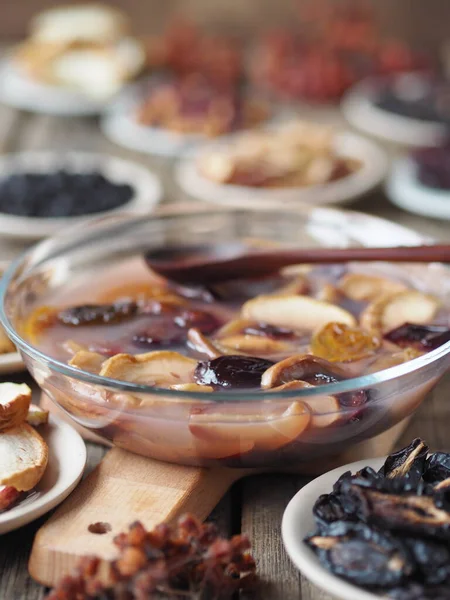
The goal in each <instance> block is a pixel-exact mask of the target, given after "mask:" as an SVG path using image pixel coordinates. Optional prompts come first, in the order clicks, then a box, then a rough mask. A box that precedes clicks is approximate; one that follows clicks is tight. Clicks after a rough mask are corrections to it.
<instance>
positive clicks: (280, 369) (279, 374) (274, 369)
mask: <svg viewBox="0 0 450 600" xmlns="http://www.w3.org/2000/svg"><path fill="white" fill-rule="evenodd" d="M347 378H348V374H347V372H346V371H344V370H343V369H341V368H340V367H338V366H336V365H334V364H332V363H330V362H328V361H327V360H325V359H323V358H320V357H318V356H311V355H310V354H294V355H293V356H290V357H289V358H285V359H284V360H281V361H280V362H277V363H275V364H274V365H272V366H271V367H269V368H268V369H267V370H266V371H265V372H264V373H263V375H262V377H261V387H262V388H263V389H270V388H275V387H278V386H280V385H283V384H284V383H289V382H290V381H308V380H310V379H311V380H313V381H316V380H318V381H320V382H321V383H335V382H336V381H340V380H342V379H347ZM308 383H310V381H308Z"/></svg>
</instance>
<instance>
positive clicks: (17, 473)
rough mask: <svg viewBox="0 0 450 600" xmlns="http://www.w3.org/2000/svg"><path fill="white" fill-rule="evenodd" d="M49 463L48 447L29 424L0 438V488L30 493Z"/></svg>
mask: <svg viewBox="0 0 450 600" xmlns="http://www.w3.org/2000/svg"><path fill="white" fill-rule="evenodd" d="M47 462H48V446H47V444H46V443H45V441H44V440H43V439H42V437H41V436H40V435H39V433H38V432H37V431H36V430H35V429H33V427H31V426H30V425H28V423H22V424H21V425H19V426H18V427H14V428H13V429H8V431H4V432H3V433H2V434H1V435H0V485H7V486H9V485H11V486H13V487H15V488H16V489H17V490H19V491H20V492H27V491H28V490H31V489H32V488H34V487H35V486H36V485H37V484H38V483H39V480H40V479H41V477H42V475H43V474H44V471H45V468H46V466H47Z"/></svg>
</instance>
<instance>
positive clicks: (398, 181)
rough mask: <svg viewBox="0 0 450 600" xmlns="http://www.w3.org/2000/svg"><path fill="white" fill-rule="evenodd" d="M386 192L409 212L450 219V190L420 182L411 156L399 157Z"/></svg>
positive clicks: (388, 181)
mask: <svg viewBox="0 0 450 600" xmlns="http://www.w3.org/2000/svg"><path fill="white" fill-rule="evenodd" d="M386 193H387V196H388V198H389V200H391V202H392V203H393V204H395V205H396V206H398V207H399V208H402V209H403V210H407V211H408V212H411V213H415V214H417V215H423V216H425V217H433V218H435V219H446V220H450V190H440V189H435V188H431V187H428V186H426V185H423V184H422V183H420V181H419V180H418V178H417V168H416V165H415V164H414V161H413V160H411V159H410V158H407V157H406V158H399V159H398V160H397V161H396V162H395V163H394V166H393V168H392V171H391V174H390V176H389V178H388V180H387V182H386Z"/></svg>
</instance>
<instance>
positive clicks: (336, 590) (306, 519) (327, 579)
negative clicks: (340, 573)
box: [281, 458, 385, 600]
mask: <svg viewBox="0 0 450 600" xmlns="http://www.w3.org/2000/svg"><path fill="white" fill-rule="evenodd" d="M384 461H385V458H374V459H371V460H367V459H366V460H360V461H358V462H354V463H351V464H349V465H345V466H343V467H339V468H337V469H334V470H333V471H329V472H328V473H325V475H322V476H321V477H318V478H317V479H314V481H311V483H308V485H305V487H303V488H302V489H301V490H300V491H299V492H297V494H296V495H295V496H294V497H293V498H292V500H291V501H290V502H289V504H288V506H287V508H286V510H285V511H284V515H283V521H282V524H281V533H282V537H283V542H284V545H285V548H286V551H287V553H288V554H289V557H290V558H291V560H292V562H293V563H294V564H295V566H296V567H297V568H298V569H299V570H300V571H301V572H302V573H303V575H304V576H305V577H307V578H308V579H309V580H310V581H312V583H314V584H315V585H317V586H318V587H320V588H321V589H323V590H324V591H325V592H328V593H329V594H331V595H332V596H333V597H334V598H340V599H341V600H379V599H380V596H379V595H377V594H372V593H371V592H367V591H365V590H364V589H362V588H360V587H357V586H355V585H353V584H351V583H348V582H347V581H345V580H344V579H341V578H339V577H336V575H333V574H332V573H330V572H329V571H327V569H325V567H323V566H322V565H321V564H320V562H319V559H318V558H317V557H316V555H315V554H314V552H313V551H312V550H310V549H309V548H308V546H307V545H306V544H305V543H304V542H303V539H304V538H305V537H306V536H307V535H308V534H310V533H312V532H313V531H314V530H315V524H314V519H313V513H312V509H313V506H314V503H315V502H316V500H317V498H318V497H319V496H320V495H321V494H328V493H330V492H331V491H332V489H333V484H334V483H335V482H336V481H337V479H339V477H340V476H341V475H342V474H343V473H345V472H346V471H351V472H352V473H355V472H356V471H359V470H360V469H362V468H363V467H373V468H374V469H376V470H378V469H379V468H380V467H381V465H382V464H383V463H384Z"/></svg>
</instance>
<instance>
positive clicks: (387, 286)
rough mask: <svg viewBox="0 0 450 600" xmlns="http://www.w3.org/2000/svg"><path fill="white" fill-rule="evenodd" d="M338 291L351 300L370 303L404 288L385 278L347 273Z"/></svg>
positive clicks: (401, 284) (402, 285) (398, 283)
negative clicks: (383, 295)
mask: <svg viewBox="0 0 450 600" xmlns="http://www.w3.org/2000/svg"><path fill="white" fill-rule="evenodd" d="M339 289H340V290H341V291H342V292H343V293H344V294H345V295H346V296H347V297H348V298H351V299H352V300H356V301H367V302H370V301H372V300H374V299H375V298H377V297H378V296H381V295H382V294H395V293H397V292H402V291H404V290H406V286H405V285H404V284H403V283H400V282H398V281H394V280H393V279H388V278H386V277H377V276H375V275H363V274H362V273H348V274H347V275H344V277H343V278H342V279H341V280H340V282H339Z"/></svg>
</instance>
